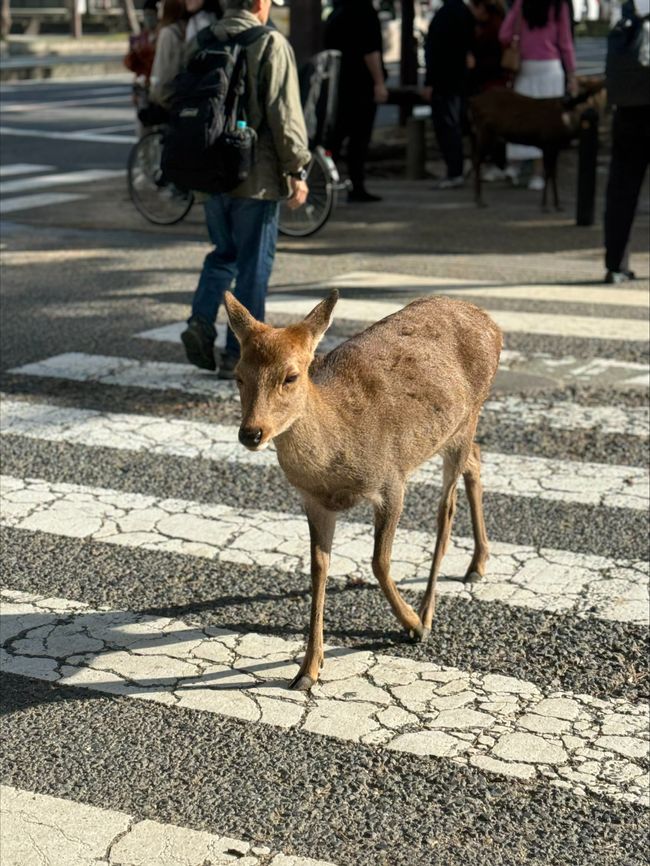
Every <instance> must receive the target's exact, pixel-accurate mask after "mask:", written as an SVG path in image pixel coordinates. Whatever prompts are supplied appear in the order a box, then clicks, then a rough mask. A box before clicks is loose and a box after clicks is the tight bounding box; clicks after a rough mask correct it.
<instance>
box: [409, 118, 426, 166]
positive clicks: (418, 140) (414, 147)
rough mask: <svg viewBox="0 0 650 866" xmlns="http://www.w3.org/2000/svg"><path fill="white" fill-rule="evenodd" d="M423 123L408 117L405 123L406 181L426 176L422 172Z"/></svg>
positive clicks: (418, 119)
mask: <svg viewBox="0 0 650 866" xmlns="http://www.w3.org/2000/svg"><path fill="white" fill-rule="evenodd" d="M425 128H426V127H425V121H424V120H423V119H422V118H418V117H409V118H408V120H407V121H406V179H407V180H422V178H423V177H425V176H426V174H425V170H424V161H425V155H426V154H425V151H426V137H425V134H424V133H425Z"/></svg>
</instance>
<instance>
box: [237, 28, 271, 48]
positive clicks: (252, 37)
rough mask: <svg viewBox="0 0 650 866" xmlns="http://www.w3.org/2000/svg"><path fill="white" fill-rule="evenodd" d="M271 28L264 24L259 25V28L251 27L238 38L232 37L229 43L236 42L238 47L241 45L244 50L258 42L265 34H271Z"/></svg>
mask: <svg viewBox="0 0 650 866" xmlns="http://www.w3.org/2000/svg"><path fill="white" fill-rule="evenodd" d="M270 32H271V27H267V26H266V25H264V24H258V25H257V27H249V28H248V29H247V30H242V32H241V33H237V35H236V36H231V37H230V39H229V40H228V41H229V42H234V43H235V44H236V45H241V46H242V48H248V46H249V45H252V44H253V42H257V40H258V39H260V38H261V37H262V36H264V34H265V33H270Z"/></svg>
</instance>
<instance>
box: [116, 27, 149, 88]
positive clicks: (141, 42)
mask: <svg viewBox="0 0 650 866" xmlns="http://www.w3.org/2000/svg"><path fill="white" fill-rule="evenodd" d="M155 54H156V40H155V34H153V33H151V32H150V31H144V32H143V33H138V34H137V35H136V36H129V52H128V54H127V55H126V56H125V58H124V65H125V66H126V68H127V69H130V70H131V72H133V73H134V74H135V75H138V76H142V77H144V78H146V79H148V78H149V76H150V75H151V68H152V66H153V59H154V57H155Z"/></svg>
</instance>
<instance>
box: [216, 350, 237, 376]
mask: <svg viewBox="0 0 650 866" xmlns="http://www.w3.org/2000/svg"><path fill="white" fill-rule="evenodd" d="M238 363H239V358H235V357H234V356H233V355H227V354H226V353H225V352H222V353H221V356H220V358H219V372H218V373H217V376H218V377H219V378H220V379H234V378H235V367H236V366H237V364H238Z"/></svg>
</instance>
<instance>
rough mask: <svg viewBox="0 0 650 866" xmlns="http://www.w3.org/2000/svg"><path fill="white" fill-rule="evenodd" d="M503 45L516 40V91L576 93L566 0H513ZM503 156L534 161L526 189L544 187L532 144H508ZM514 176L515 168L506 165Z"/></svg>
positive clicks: (545, 94)
mask: <svg viewBox="0 0 650 866" xmlns="http://www.w3.org/2000/svg"><path fill="white" fill-rule="evenodd" d="M499 39H500V40H501V44H502V45H503V46H504V47H505V46H507V45H510V44H511V43H512V42H514V41H518V42H519V53H520V57H521V66H520V69H519V72H518V73H517V77H516V78H515V82H514V89H515V91H516V92H517V93H523V94H524V95H525V96H532V97H534V98H537V99H544V98H548V97H553V96H563V95H564V93H565V92H566V91H567V90H568V91H569V93H571V94H575V93H576V92H577V83H576V75H575V69H576V58H575V50H574V48H573V35H572V33H571V12H570V6H569V0H515V3H514V4H513V6H512V8H511V9H510V11H509V12H508V14H507V16H506V19H505V21H504V22H503V24H502V25H501V30H500V31H499ZM507 158H508V161H509V162H510V163H517V164H520V163H521V162H522V161H524V160H531V159H532V160H534V163H533V176H532V178H531V180H530V183H529V185H528V187H529V189H536V190H540V189H543V188H544V177H543V165H542V152H541V151H540V150H539V149H538V148H536V147H528V146H527V145H520V144H509V145H508V148H507ZM509 173H510V176H511V177H512V178H513V180H516V179H518V175H519V168H518V167H517V168H516V169H515V168H514V166H511V168H510V171H509Z"/></svg>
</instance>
